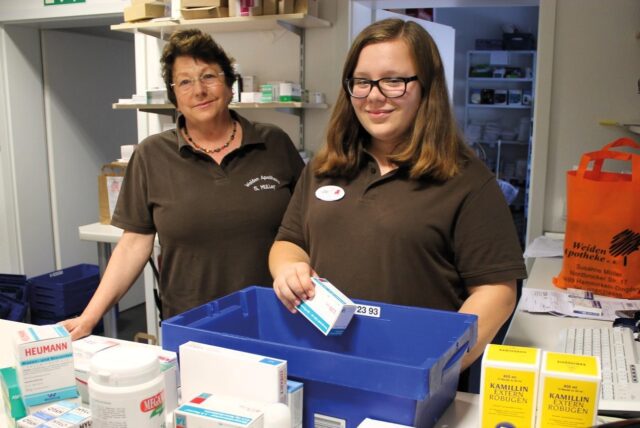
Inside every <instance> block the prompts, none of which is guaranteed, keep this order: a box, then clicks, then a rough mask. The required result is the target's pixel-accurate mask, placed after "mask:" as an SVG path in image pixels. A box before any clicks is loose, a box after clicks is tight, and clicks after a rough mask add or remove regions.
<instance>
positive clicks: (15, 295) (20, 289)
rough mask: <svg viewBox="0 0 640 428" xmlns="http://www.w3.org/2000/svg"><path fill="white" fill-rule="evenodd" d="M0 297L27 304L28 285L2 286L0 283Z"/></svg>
mask: <svg viewBox="0 0 640 428" xmlns="http://www.w3.org/2000/svg"><path fill="white" fill-rule="evenodd" d="M0 295H3V296H6V297H11V298H12V299H15V300H18V301H20V302H22V303H29V284H28V283H26V282H25V283H24V284H4V283H2V282H0Z"/></svg>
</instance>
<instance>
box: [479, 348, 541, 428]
mask: <svg viewBox="0 0 640 428" xmlns="http://www.w3.org/2000/svg"><path fill="white" fill-rule="evenodd" d="M540 358H541V351H540V349H537V348H527V347H521V346H507V345H492V344H489V345H487V347H486V348H485V351H484V356H483V357H482V371H481V375H480V411H479V418H480V421H479V426H480V427H482V428H489V427H491V428H494V427H498V426H505V427H506V426H514V427H533V426H534V421H535V416H536V400H537V397H538V393H537V389H538V373H539V369H540Z"/></svg>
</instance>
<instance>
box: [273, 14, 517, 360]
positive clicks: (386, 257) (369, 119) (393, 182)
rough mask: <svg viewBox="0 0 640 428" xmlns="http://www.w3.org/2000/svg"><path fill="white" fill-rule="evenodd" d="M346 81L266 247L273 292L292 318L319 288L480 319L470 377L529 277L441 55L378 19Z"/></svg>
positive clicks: (422, 38) (422, 37) (404, 28)
mask: <svg viewBox="0 0 640 428" xmlns="http://www.w3.org/2000/svg"><path fill="white" fill-rule="evenodd" d="M342 82H343V91H342V92H341V93H340V94H339V96H338V100H337V102H336V105H335V107H334V110H333V113H332V116H331V120H330V123H329V126H328V130H327V138H326V143H325V145H324V147H323V148H322V150H321V151H320V152H319V153H318V155H317V156H316V157H315V158H314V159H313V160H312V163H311V164H310V165H309V166H308V167H307V169H306V170H305V171H304V172H303V174H302V177H301V178H300V181H299V183H298V186H297V188H296V191H295V192H294V195H293V197H292V199H291V202H290V204H289V207H288V209H287V212H286V213H285V216H284V218H283V221H282V225H281V226H280V230H279V232H278V236H277V237H276V242H275V243H274V245H273V247H272V248H271V252H270V256H269V265H270V269H271V273H272V275H273V277H274V283H273V286H274V289H275V292H276V294H277V296H278V297H279V299H280V300H281V301H282V303H283V304H284V305H285V306H286V307H287V308H288V309H289V310H291V311H292V312H295V307H296V306H297V305H298V304H299V303H300V302H301V301H302V300H305V299H309V298H312V297H313V295H314V288H313V285H312V283H311V281H310V279H309V278H310V276H314V275H318V276H321V277H324V278H327V279H328V280H329V281H331V282H332V283H333V284H334V285H335V286H337V287H338V288H339V289H341V290H342V291H343V292H344V293H345V294H347V295H348V296H350V297H352V298H359V299H366V300H373V301H382V302H388V303H394V304H402V305H410V306H423V307H429V308H437V309H445V310H452V311H460V312H465V313H471V314H476V315H478V318H479V324H478V341H477V344H476V345H475V346H474V347H473V349H471V351H470V352H469V353H468V354H467V355H466V356H465V357H464V360H463V363H462V366H463V368H466V367H467V366H469V365H470V364H471V363H472V362H473V361H474V360H475V359H476V358H477V357H478V356H479V355H480V354H481V353H482V351H483V350H484V347H485V345H486V344H487V343H489V342H490V341H491V340H492V339H493V337H494V336H495V335H496V333H497V332H498V330H499V328H500V327H501V326H502V324H503V323H504V322H505V321H506V320H507V319H508V317H509V315H510V314H511V312H512V311H513V308H514V305H515V301H516V280H517V279H520V278H525V277H526V270H525V266H524V263H523V259H522V252H521V249H520V244H519V242H518V237H517V234H516V230H515V227H514V224H513V220H512V218H511V214H510V212H509V209H508V206H507V204H506V201H505V199H504V196H503V195H502V193H501V191H500V189H499V187H498V184H497V182H496V180H495V177H494V176H493V175H492V174H491V172H490V171H489V170H488V169H487V168H486V167H485V166H484V164H483V163H482V162H481V161H480V160H479V159H478V158H476V157H475V155H474V154H473V153H472V152H471V150H469V149H468V148H467V146H466V144H465V143H464V141H463V140H462V137H461V136H460V134H459V132H458V130H457V127H456V123H455V120H454V116H453V113H452V109H451V105H450V100H449V97H448V94H447V86H446V82H445V76H444V70H443V65H442V62H441V59H440V55H439V53H438V50H437V47H436V45H435V44H434V42H433V40H432V38H431V37H430V36H429V34H428V33H427V32H426V31H425V30H424V29H423V28H422V27H420V26H419V25H417V24H415V23H413V22H404V21H402V20H384V21H379V22H376V23H374V24H372V25H370V26H369V27H367V28H366V29H364V30H363V31H362V33H361V34H360V35H359V36H358V37H357V38H356V40H355V41H354V43H353V45H352V47H351V49H350V51H349V53H348V56H347V59H346V63H345V65H344V68H343V73H342ZM428 338H429V331H425V332H424V340H428Z"/></svg>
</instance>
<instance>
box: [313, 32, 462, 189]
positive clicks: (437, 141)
mask: <svg viewBox="0 0 640 428" xmlns="http://www.w3.org/2000/svg"><path fill="white" fill-rule="evenodd" d="M394 40H402V41H403V42H405V43H406V44H407V46H408V48H409V51H410V53H411V56H412V60H413V61H414V64H415V67H416V75H417V76H418V81H419V83H420V85H421V87H422V98H421V101H420V105H419V108H418V111H417V113H416V117H415V123H414V124H413V126H411V128H410V134H409V135H408V136H407V141H406V143H405V144H403V145H402V146H400V147H398V150H397V151H396V152H395V153H393V154H392V155H390V156H389V160H390V161H391V162H393V163H394V164H396V165H398V166H399V167H403V168H406V169H407V170H408V171H409V175H410V177H411V178H413V179H418V178H423V177H425V178H426V177H430V178H433V179H436V180H447V179H449V178H451V177H453V176H455V175H456V174H457V173H458V172H459V171H460V168H461V165H462V163H463V162H464V161H465V159H467V158H468V157H469V156H471V154H472V152H471V150H470V149H469V148H468V147H467V145H466V144H465V143H464V141H463V139H462V136H461V134H460V131H459V130H458V126H457V124H456V121H455V118H454V115H453V111H452V108H451V104H450V100H449V95H448V92H447V85H446V79H445V74H444V67H443V64H442V60H441V58H440V54H439V52H438V48H437V46H436V44H435V42H434V41H433V39H432V38H431V36H430V35H429V33H428V32H427V31H426V30H425V29H424V28H422V27H421V26H420V25H418V24H416V23H415V22H411V21H406V22H405V21H403V20H400V19H385V20H382V21H378V22H375V23H373V24H371V25H369V26H368V27H367V28H365V29H364V30H363V31H362V32H361V33H360V34H359V35H358V37H357V38H356V39H355V41H354V42H353V44H352V46H351V49H350V50H349V53H348V55H347V59H346V61H345V64H344V67H343V70H342V83H343V87H342V90H341V91H340V93H339V95H338V99H337V101H336V104H335V106H334V108H333V111H332V114H331V119H330V120H329V125H328V127H327V131H326V136H325V144H324V145H323V147H322V149H321V150H320V151H319V152H318V154H317V155H316V156H315V157H314V159H313V161H312V167H313V169H314V172H315V174H316V175H319V176H336V177H347V178H351V177H353V176H355V175H356V174H357V172H358V169H359V164H360V159H361V156H362V149H363V145H365V144H367V143H368V141H369V139H370V136H369V134H368V133H367V131H366V130H365V129H364V128H363V127H362V125H361V124H360V122H359V121H358V118H357V117H356V114H355V111H354V109H353V106H352V105H351V100H350V97H349V93H348V92H347V90H346V87H345V81H346V79H348V78H350V77H352V76H353V71H354V69H355V68H356V65H357V62H358V57H359V56H360V52H361V51H362V49H364V47H365V46H368V45H370V44H374V43H382V42H387V41H394Z"/></svg>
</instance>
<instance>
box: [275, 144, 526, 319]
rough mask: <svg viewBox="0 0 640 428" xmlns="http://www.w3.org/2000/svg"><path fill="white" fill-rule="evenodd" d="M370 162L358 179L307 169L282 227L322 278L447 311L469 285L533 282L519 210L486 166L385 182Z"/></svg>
mask: <svg viewBox="0 0 640 428" xmlns="http://www.w3.org/2000/svg"><path fill="white" fill-rule="evenodd" d="M363 158H364V161H363V162H362V165H361V168H360V171H359V173H358V175H357V177H356V178H354V179H353V180H351V181H347V180H345V179H336V178H318V177H316V176H314V174H313V173H312V171H311V169H310V168H306V170H305V171H304V172H303V174H302V176H301V178H300V181H299V183H298V185H297V188H296V190H295V192H294V195H293V197H292V199H291V202H290V204H289V207H288V209H287V212H286V214H285V216H284V219H283V221H282V225H281V227H280V230H279V232H278V236H277V237H276V240H284V241H290V242H293V243H295V244H297V245H299V246H300V247H302V248H303V249H305V250H306V251H307V252H308V253H309V255H310V257H311V266H312V267H313V268H314V269H315V270H316V272H318V275H320V276H322V277H325V278H327V279H328V280H329V281H331V282H332V283H333V284H334V285H335V286H336V287H338V288H339V289H340V290H342V291H343V292H344V293H345V294H346V295H347V296H349V297H351V298H359V299H366V300H374V301H381V302H387V303H395V304H401V305H410V306H423V307H430V308H437V309H446V310H458V309H459V308H460V306H461V305H462V303H463V301H464V300H465V299H466V297H467V296H468V294H467V290H466V287H467V286H472V285H482V284H491V283H496V282H501V281H507V280H513V279H519V278H526V269H525V266H524V262H523V258H522V251H521V249H520V245H519V242H518V237H517V234H516V230H515V227H514V224H513V220H512V217H511V213H510V212H509V208H508V206H507V204H506V201H505V199H504V196H503V195H502V193H501V192H500V189H499V187H498V184H497V182H496V180H495V177H494V176H493V175H492V174H491V172H490V171H489V170H488V169H487V168H486V167H485V166H484V164H483V163H482V162H481V161H480V160H479V159H477V158H473V159H471V160H470V161H469V162H468V163H467V164H466V166H465V167H464V168H463V170H462V172H461V173H460V174H458V175H457V176H456V177H454V178H452V179H450V180H448V181H446V182H436V181H433V180H430V179H424V180H419V181H416V180H412V179H410V178H409V177H408V174H407V172H406V171H405V170H404V169H398V170H395V171H392V172H390V173H388V174H386V175H385V176H383V177H381V176H380V172H379V169H378V167H377V164H376V162H375V161H374V160H373V159H372V158H371V157H370V156H369V155H368V154H366V153H365V154H364V155H363ZM328 185H332V186H338V187H339V188H341V189H343V190H344V196H343V197H341V198H340V199H337V200H331V199H336V196H332V194H333V195H339V194H340V191H337V193H336V192H334V193H332V194H329V195H327V192H326V188H324V186H328ZM323 188H324V189H323ZM318 189H322V190H321V191H320V192H319V193H320V194H319V195H318V196H317V194H316V192H317V191H318ZM323 191H325V192H323ZM330 193H331V192H330Z"/></svg>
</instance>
